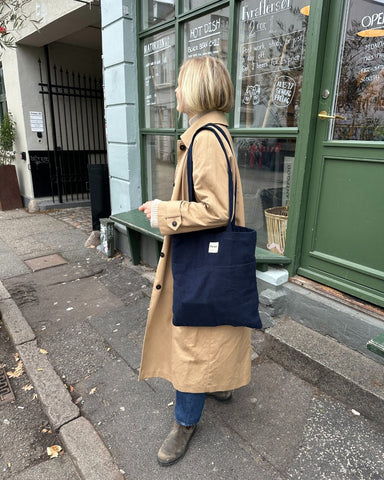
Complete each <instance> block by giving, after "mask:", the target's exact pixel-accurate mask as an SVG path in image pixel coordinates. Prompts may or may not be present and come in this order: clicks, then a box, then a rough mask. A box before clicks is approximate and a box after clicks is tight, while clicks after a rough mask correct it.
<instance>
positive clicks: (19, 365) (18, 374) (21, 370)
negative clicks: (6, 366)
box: [7, 360, 24, 378]
mask: <svg viewBox="0 0 384 480" xmlns="http://www.w3.org/2000/svg"><path fill="white" fill-rule="evenodd" d="M23 373H24V366H23V362H22V361H21V360H19V361H18V362H17V367H16V368H15V369H14V370H13V372H12V371H10V372H7V375H8V377H9V378H18V377H21V375H23Z"/></svg>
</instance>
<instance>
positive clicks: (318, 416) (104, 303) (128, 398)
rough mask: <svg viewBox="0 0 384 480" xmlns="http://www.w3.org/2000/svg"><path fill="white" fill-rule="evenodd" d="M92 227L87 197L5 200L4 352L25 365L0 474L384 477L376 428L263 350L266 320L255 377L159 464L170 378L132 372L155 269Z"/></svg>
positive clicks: (211, 409) (0, 264)
mask: <svg viewBox="0 0 384 480" xmlns="http://www.w3.org/2000/svg"><path fill="white" fill-rule="evenodd" d="M87 215H89V223H88V222H87ZM88 230H89V231H88ZM90 230H91V216H90V211H89V210H88V209H73V211H72V210H71V211H68V210H67V211H65V210H63V211H61V212H60V213H57V212H56V213H54V212H51V213H49V212H48V213H47V212H45V213H39V214H28V213H26V212H25V211H24V210H15V211H10V212H0V282H1V283H0V310H1V311H2V314H3V319H2V322H3V323H4V324H5V326H6V327H8V331H9V335H10V337H11V339H10V340H8V341H7V335H6V333H5V328H4V327H3V326H2V324H1V321H0V326H1V327H2V328H0V332H1V335H0V349H1V350H0V351H1V353H0V363H7V367H6V369H7V371H8V370H11V369H14V368H15V365H16V363H15V360H14V359H13V357H12V354H13V353H15V351H16V350H17V351H18V352H19V353H20V357H21V359H22V360H23V362H24V368H25V370H26V373H24V375H23V376H21V377H20V378H16V379H13V378H11V379H10V381H11V385H12V388H13V389H14V390H15V394H16V400H15V401H14V402H13V403H7V404H2V403H0V410H1V412H2V413H3V412H6V414H4V415H1V417H2V420H1V422H0V451H1V453H0V478H4V479H5V478H7V479H13V480H35V479H41V478H44V479H45V478H47V479H48V478H55V480H68V479H71V480H76V479H77V478H82V479H86V480H96V479H100V480H114V479H129V480H133V479H135V480H154V479H167V480H168V479H181V478H183V479H192V478H193V479H196V478H198V479H223V480H230V479H246V480H248V479H252V480H253V479H257V480H282V479H294V480H314V479H316V480H322V479H323V480H344V479H345V480H347V479H348V480H349V479H350V480H355V479H356V480H357V479H364V480H379V479H382V478H384V456H383V451H384V427H383V426H380V424H379V423H374V422H372V421H371V420H368V419H367V418H365V417H364V416H363V415H358V412H356V411H353V410H352V408H351V406H350V405H349V406H345V405H343V404H342V403H341V402H339V401H337V400H335V399H334V398H333V397H331V396H328V395H326V394H324V393H322V391H320V390H319V389H318V388H316V387H315V386H313V385H312V384H310V383H307V382H306V381H304V380H302V379H301V378H299V377H298V376H296V375H295V374H293V373H291V372H290V371H288V370H286V369H285V368H283V367H282V366H281V365H279V364H278V363H276V362H274V361H272V360H271V359H269V358H268V357H266V356H265V355H264V353H263V352H265V344H266V335H265V334H263V333H261V332H258V333H255V335H254V338H253V343H254V349H255V351H254V355H253V356H254V360H253V369H252V381H251V383H250V384H249V385H248V386H247V387H244V388H242V389H240V390H238V391H236V392H235V393H234V398H233V401H232V402H230V403H228V404H219V403H218V402H216V401H215V400H213V399H207V402H206V406H205V409H204V413H203V417H202V420H201V422H200V425H199V429H198V430H197V432H196V435H195V436H194V438H193V440H192V442H191V445H190V448H189V451H188V453H187V455H186V456H185V458H184V459H183V460H182V461H180V462H179V463H177V464H176V465H174V466H172V467H167V468H164V467H160V466H159V465H158V464H157V462H156V453H157V450H158V448H159V446H160V445H161V443H162V441H163V439H164V438H165V436H166V435H167V433H168V431H169V430H170V428H171V425H172V421H173V402H174V392H173V388H172V386H171V385H170V384H168V382H166V381H163V380H160V379H151V380H149V381H146V382H138V381H137V373H138V369H139V364H140V355H141V345H142V339H143V335H144V329H145V322H146V315H147V310H148V306H149V299H150V294H151V287H152V283H151V279H152V278H153V272H152V271H151V270H150V269H146V268H145V267H142V266H139V267H134V266H132V264H131V263H130V261H129V259H126V258H122V257H119V258H114V259H112V260H109V259H107V258H106V257H104V256H103V255H102V254H101V253H99V252H98V251H97V250H96V249H91V248H85V247H84V243H85V241H86V239H87V238H88V234H89V233H90ZM54 254H57V255H59V256H60V257H50V258H48V259H42V258H40V257H42V256H49V255H54ZM33 259H37V260H36V261H35V263H34V262H29V265H30V266H28V265H27V264H26V263H25V262H26V261H28V260H33ZM50 261H51V262H53V263H55V264H56V266H54V265H53V264H52V265H51V266H50V267H49V268H42V269H40V270H39V269H38V268H40V267H47V266H48V265H50V264H49V262H50ZM64 262H66V263H64ZM60 263H61V264H60ZM32 269H36V270H35V271H33V270H32ZM11 341H12V342H13V343H14V344H15V345H16V346H15V347H13V346H12V343H11ZM3 346H4V349H3ZM3 355H4V357H3ZM383 372H384V369H383ZM383 378H384V377H383ZM383 382H384V381H383ZM30 383H32V384H33V386H34V389H33V390H28V391H24V390H22V386H25V385H27V384H30ZM64 385H66V387H64ZM34 393H37V397H38V398H37V399H36V398H34V397H33V395H34ZM19 407H22V408H19ZM21 412H22V413H23V415H21ZM4 419H6V420H8V422H4ZM44 422H45V426H47V425H46V424H47V422H48V427H50V428H51V429H52V433H50V434H47V433H42V428H41V426H42V425H43V423H44ZM15 431H17V432H18V434H17V437H16V438H15ZM51 439H52V442H54V444H59V445H60V446H62V447H63V450H64V453H63V454H62V455H60V456H59V457H58V458H54V459H49V457H48V455H47V454H46V447H47V446H49V443H51V442H50V440H51ZM51 444H53V443H51ZM9 464H10V465H9Z"/></svg>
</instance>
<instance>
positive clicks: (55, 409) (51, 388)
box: [18, 341, 79, 430]
mask: <svg viewBox="0 0 384 480" xmlns="http://www.w3.org/2000/svg"><path fill="white" fill-rule="evenodd" d="M18 351H19V353H20V357H21V359H22V361H23V364H24V368H25V370H26V372H27V374H28V376H29V378H30V380H31V382H32V383H33V386H34V388H35V391H36V393H37V395H38V398H39V400H40V402H41V404H42V406H43V409H44V411H45V413H46V415H47V417H48V419H49V423H50V424H51V427H52V428H53V429H54V430H57V429H59V428H60V427H61V426H62V425H63V424H65V423H67V422H69V421H71V420H73V419H75V418H77V417H78V416H79V409H78V408H77V407H76V405H74V403H72V399H71V396H70V394H69V392H68V390H67V389H66V388H65V387H64V384H63V382H62V381H61V380H60V378H59V376H58V375H57V373H56V372H55V371H54V369H53V368H52V365H51V363H50V361H49V357H48V356H47V355H44V354H43V353H41V352H40V349H39V348H38V347H37V343H36V342H35V341H32V342H28V343H25V344H24V345H20V346H19V347H18Z"/></svg>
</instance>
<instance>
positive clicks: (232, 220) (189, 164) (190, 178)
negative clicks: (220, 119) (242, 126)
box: [187, 123, 235, 229]
mask: <svg viewBox="0 0 384 480" xmlns="http://www.w3.org/2000/svg"><path fill="white" fill-rule="evenodd" d="M216 128H217V129H218V130H219V131H220V133H222V135H223V136H224V138H225V139H226V140H227V142H228V145H229V146H230V148H231V150H232V147H231V144H230V142H229V140H228V138H227V136H226V135H225V133H224V130H222V129H221V128H220V127H218V126H217V125H215V124H213V123H211V124H207V125H204V126H202V127H201V128H199V129H198V130H197V131H196V132H195V134H194V135H193V137H192V141H191V144H190V146H189V149H188V157H187V176H188V195H189V201H190V202H195V201H196V197H195V191H194V188H193V157H192V147H193V142H194V140H195V137H196V135H197V134H198V133H200V132H201V131H202V130H209V131H211V132H212V133H213V134H214V135H215V136H216V138H217V140H218V142H219V143H220V146H221V148H222V150H223V152H224V155H225V159H226V161H227V169H228V192H229V220H228V225H227V229H228V228H230V225H231V224H234V223H235V216H234V205H233V179H232V171H231V165H230V163H229V158H228V154H227V150H226V148H225V147H224V144H223V141H222V139H221V138H220V135H219V134H218V133H217V131H216Z"/></svg>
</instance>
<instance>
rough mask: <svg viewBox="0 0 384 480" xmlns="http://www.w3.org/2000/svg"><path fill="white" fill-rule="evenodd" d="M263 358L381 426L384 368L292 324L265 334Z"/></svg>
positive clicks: (288, 321)
mask: <svg viewBox="0 0 384 480" xmlns="http://www.w3.org/2000/svg"><path fill="white" fill-rule="evenodd" d="M262 353H263V354H264V355H267V356H268V357H269V358H271V359H272V360H274V361H276V362H277V363H280V364H281V365H282V366H284V367H285V368H286V369H288V370H290V371H292V372H293V373H295V374H296V375H298V376H299V377H301V378H302V379H303V380H305V381H307V382H309V383H312V384H313V385H315V386H317V387H318V388H319V389H320V390H322V391H323V392H325V393H327V394H329V395H331V396H332V397H334V398H336V399H338V400H340V401H341V402H342V403H344V404H345V405H347V406H349V407H351V408H353V409H354V410H356V411H358V412H360V413H361V414H362V415H364V416H366V417H367V418H370V419H371V420H374V421H375V422H377V423H380V424H382V425H384V366H383V365H381V364H378V363H377V362H375V361H373V360H371V359H369V358H367V357H365V356H364V355H363V354H361V353H359V352H357V351H355V350H352V349H350V348H348V347H346V346H345V345H342V344H340V343H338V342H337V341H336V340H334V339H333V338H330V337H326V336H323V335H321V334H320V333H318V332H316V331H314V330H312V329H310V328H308V327H305V326H304V325H301V324H300V323H298V322H295V321H293V320H292V319H290V318H287V319H286V320H282V321H281V322H279V323H278V324H277V325H276V326H274V327H271V328H269V329H267V330H266V331H265V346H264V348H263V352H262Z"/></svg>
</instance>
